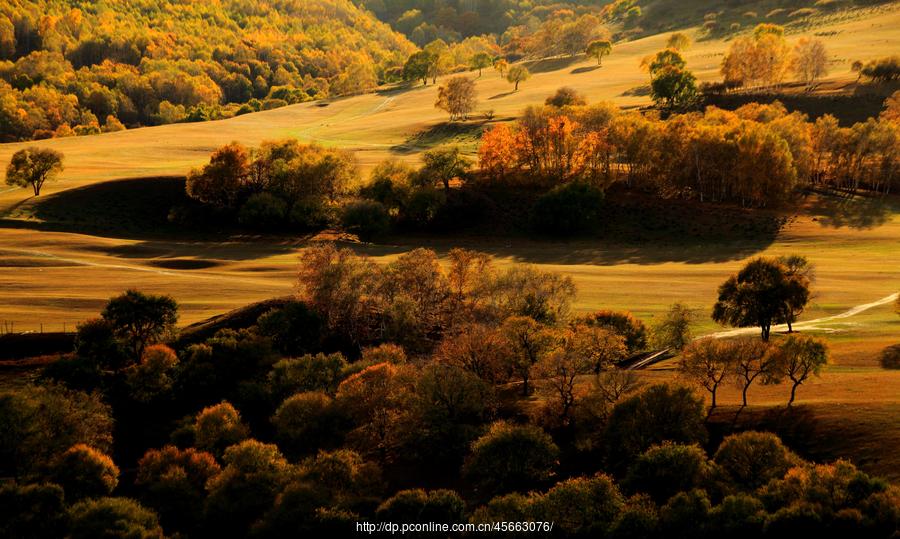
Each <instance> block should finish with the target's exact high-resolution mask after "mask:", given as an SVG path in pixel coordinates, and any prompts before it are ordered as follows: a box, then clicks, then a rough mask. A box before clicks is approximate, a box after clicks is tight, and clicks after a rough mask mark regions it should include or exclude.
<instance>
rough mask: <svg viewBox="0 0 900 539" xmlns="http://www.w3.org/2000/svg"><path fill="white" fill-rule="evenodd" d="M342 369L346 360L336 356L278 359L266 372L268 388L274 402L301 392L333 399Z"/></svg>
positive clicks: (340, 378) (322, 355) (317, 355)
mask: <svg viewBox="0 0 900 539" xmlns="http://www.w3.org/2000/svg"><path fill="white" fill-rule="evenodd" d="M346 367H347V360H345V359H344V356H342V355H341V354H339V353H335V354H328V355H325V354H316V355H312V354H307V355H305V356H302V357H299V358H288V359H282V360H281V361H279V362H278V363H276V364H275V365H273V366H272V370H271V372H269V388H270V391H271V392H272V395H273V396H274V397H275V399H276V402H278V401H281V400H283V399H285V398H287V397H288V396H290V395H293V394H294V393H300V392H303V391H322V392H324V393H327V394H329V395H334V392H335V391H336V390H337V387H338V384H340V383H341V380H342V377H343V371H344V369H345V368H346Z"/></svg>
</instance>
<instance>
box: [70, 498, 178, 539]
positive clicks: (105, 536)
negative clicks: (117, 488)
mask: <svg viewBox="0 0 900 539" xmlns="http://www.w3.org/2000/svg"><path fill="white" fill-rule="evenodd" d="M162 536H163V535H162V528H160V527H159V521H158V520H157V517H156V513H154V512H153V511H151V510H149V509H147V508H145V507H144V506H142V505H141V504H139V503H138V502H136V501H134V500H132V499H129V498H95V499H90V500H85V501H83V502H79V503H77V504H75V505H73V506H72V507H71V508H70V509H69V535H68V536H67V537H70V538H71V539H98V538H102V539H135V538H139V539H152V538H161V537H162Z"/></svg>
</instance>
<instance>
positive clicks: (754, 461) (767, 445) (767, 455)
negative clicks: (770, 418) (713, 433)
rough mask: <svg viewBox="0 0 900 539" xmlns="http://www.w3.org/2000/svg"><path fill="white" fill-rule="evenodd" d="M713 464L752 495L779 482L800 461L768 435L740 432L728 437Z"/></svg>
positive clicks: (775, 438)
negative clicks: (769, 484)
mask: <svg viewBox="0 0 900 539" xmlns="http://www.w3.org/2000/svg"><path fill="white" fill-rule="evenodd" d="M713 460H714V461H715V463H716V464H718V465H719V466H720V467H721V468H722V471H724V472H725V474H726V476H727V477H728V479H730V480H731V482H732V483H733V484H734V485H735V486H736V487H737V488H738V489H740V490H743V491H746V492H753V491H754V490H756V489H758V488H759V487H761V486H763V485H765V484H766V483H768V482H769V481H771V480H772V479H781V478H782V477H784V474H785V473H786V472H787V471H788V470H789V469H790V468H792V467H793V466H795V465H797V464H799V463H800V459H799V458H798V457H797V456H796V455H794V454H793V453H792V452H791V450H790V449H788V448H787V447H785V446H784V444H783V443H782V442H781V439H779V438H778V436H776V435H774V434H772V433H770V432H754V431H748V432H741V433H739V434H731V435H729V436H727V437H726V438H725V439H724V440H723V441H722V443H721V445H719V449H718V450H717V451H716V454H715V456H713Z"/></svg>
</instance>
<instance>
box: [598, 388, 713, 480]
mask: <svg viewBox="0 0 900 539" xmlns="http://www.w3.org/2000/svg"><path fill="white" fill-rule="evenodd" d="M703 408H704V405H703V399H702V398H701V397H698V396H697V395H696V394H695V393H694V392H693V390H691V389H690V388H688V387H685V386H679V385H668V384H656V385H652V386H650V387H648V388H646V389H644V390H643V391H641V392H640V393H638V394H636V395H632V396H631V397H628V398H626V399H625V400H623V401H621V402H619V403H618V404H616V405H615V407H613V410H612V412H611V413H610V416H609V421H608V422H607V424H606V428H605V429H604V433H603V441H604V443H605V444H606V454H607V458H608V459H609V461H608V462H609V464H610V465H611V467H612V468H613V469H615V470H618V471H624V470H625V469H626V468H627V467H628V465H629V464H630V462H631V461H632V459H634V458H635V457H637V456H638V455H640V454H641V453H643V452H644V451H646V450H647V449H649V448H650V447H652V446H654V445H659V444H661V443H663V442H665V441H670V442H674V443H680V444H688V445H690V444H694V443H703V442H704V441H705V440H706V436H707V433H706V427H705V425H704V422H705V414H704V413H703Z"/></svg>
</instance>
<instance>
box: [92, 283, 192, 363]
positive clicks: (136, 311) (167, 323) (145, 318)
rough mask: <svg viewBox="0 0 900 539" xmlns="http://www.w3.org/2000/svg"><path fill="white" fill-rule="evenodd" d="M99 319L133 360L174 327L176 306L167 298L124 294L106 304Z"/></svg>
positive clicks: (132, 292) (131, 291) (176, 313)
mask: <svg viewBox="0 0 900 539" xmlns="http://www.w3.org/2000/svg"><path fill="white" fill-rule="evenodd" d="M100 316H102V317H103V319H104V320H106V321H107V322H109V323H110V324H112V326H113V328H114V331H115V333H116V335H117V336H118V337H119V338H120V339H122V340H123V341H124V342H125V344H126V345H127V346H128V347H129V348H130V349H131V351H132V353H133V357H134V359H135V360H137V359H139V358H140V357H141V355H143V353H144V348H146V347H147V345H150V344H154V343H156V342H158V341H159V339H161V338H162V337H163V336H165V335H166V334H167V333H169V332H170V331H171V330H172V329H174V327H175V322H177V321H178V304H177V303H175V300H174V299H172V298H171V297H170V296H165V295H160V296H155V295H150V294H144V293H142V292H138V291H137V290H128V291H127V292H125V293H124V294H122V295H120V296H116V297H114V298H112V299H110V300H109V303H107V304H106V307H105V308H104V309H103V312H102V313H100Z"/></svg>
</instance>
